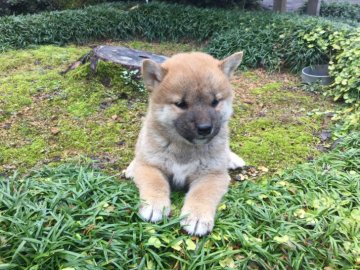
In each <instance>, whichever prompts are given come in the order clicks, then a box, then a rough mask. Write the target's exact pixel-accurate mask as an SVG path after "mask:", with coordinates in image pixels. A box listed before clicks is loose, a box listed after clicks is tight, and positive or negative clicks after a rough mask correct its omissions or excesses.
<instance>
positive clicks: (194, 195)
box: [181, 173, 230, 236]
mask: <svg viewBox="0 0 360 270" xmlns="http://www.w3.org/2000/svg"><path fill="white" fill-rule="evenodd" d="M229 182H230V177H229V175H228V174H226V173H219V174H210V175H207V176H204V177H201V178H199V179H197V180H196V181H194V182H193V183H192V184H191V186H190V190H189V192H188V193H187V194H186V198H185V203H184V206H183V208H182V210H181V216H182V217H184V219H183V220H182V221H181V225H182V226H183V227H184V229H185V230H186V231H187V232H188V233H189V234H192V235H199V236H202V235H205V234H207V233H209V232H211V230H212V228H213V227H214V219H215V213H216V209H217V206H218V204H219V202H220V200H221V198H222V196H223V195H224V194H225V193H226V191H227V188H228V185H229Z"/></svg>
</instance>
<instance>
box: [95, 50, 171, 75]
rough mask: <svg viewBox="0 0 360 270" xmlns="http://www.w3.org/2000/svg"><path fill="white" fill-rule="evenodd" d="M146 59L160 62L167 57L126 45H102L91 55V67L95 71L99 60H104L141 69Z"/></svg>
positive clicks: (129, 67)
mask: <svg viewBox="0 0 360 270" xmlns="http://www.w3.org/2000/svg"><path fill="white" fill-rule="evenodd" d="M144 59H150V60H152V61H154V62H156V63H159V64H160V63H162V62H164V61H165V60H166V59H167V57H166V56H164V55H158V54H154V53H150V52H146V51H140V50H134V49H130V48H126V47H118V46H108V45H102V46H98V47H96V48H95V49H94V50H93V54H92V56H91V57H90V67H91V69H92V70H93V71H94V72H95V71H96V66H97V63H98V61H99V60H102V61H107V62H112V63H115V64H119V65H122V66H124V67H126V68H128V69H139V68H140V67H141V65H142V61H143V60H144Z"/></svg>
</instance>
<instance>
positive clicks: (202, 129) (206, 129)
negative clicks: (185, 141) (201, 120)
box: [197, 124, 212, 136]
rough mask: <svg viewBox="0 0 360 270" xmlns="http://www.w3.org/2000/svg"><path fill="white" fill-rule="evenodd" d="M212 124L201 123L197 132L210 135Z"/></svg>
mask: <svg viewBox="0 0 360 270" xmlns="http://www.w3.org/2000/svg"><path fill="white" fill-rule="evenodd" d="M211 130H212V126H211V124H200V125H198V126H197V132H198V134H199V135H203V136H205V135H209V134H210V133H211Z"/></svg>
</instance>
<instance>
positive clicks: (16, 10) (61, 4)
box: [0, 0, 124, 16]
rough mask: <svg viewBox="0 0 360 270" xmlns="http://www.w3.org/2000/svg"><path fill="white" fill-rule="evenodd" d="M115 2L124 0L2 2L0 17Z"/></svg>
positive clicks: (23, 0) (10, 0)
mask: <svg viewBox="0 0 360 270" xmlns="http://www.w3.org/2000/svg"><path fill="white" fill-rule="evenodd" d="M116 1H124V0H4V1H1V3H0V16H4V15H10V14H29V13H36V12H40V11H50V10H63V9H74V8H82V7H84V6H89V5H95V4H100V3H104V2H116Z"/></svg>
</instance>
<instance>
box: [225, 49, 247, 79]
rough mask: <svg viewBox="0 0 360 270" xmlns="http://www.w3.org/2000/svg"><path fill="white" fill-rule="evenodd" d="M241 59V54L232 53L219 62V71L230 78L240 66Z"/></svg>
mask: <svg viewBox="0 0 360 270" xmlns="http://www.w3.org/2000/svg"><path fill="white" fill-rule="evenodd" d="M242 58H243V52H237V53H234V54H232V55H230V56H229V57H227V58H225V59H224V60H222V61H221V62H220V69H221V70H222V71H223V72H224V73H225V75H226V76H228V77H229V78H230V77H231V75H232V74H233V73H234V71H235V70H236V69H237V67H238V66H239V65H240V63H241V60H242Z"/></svg>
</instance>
